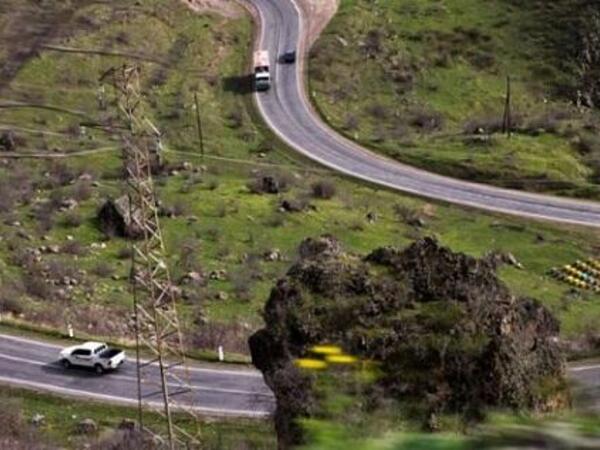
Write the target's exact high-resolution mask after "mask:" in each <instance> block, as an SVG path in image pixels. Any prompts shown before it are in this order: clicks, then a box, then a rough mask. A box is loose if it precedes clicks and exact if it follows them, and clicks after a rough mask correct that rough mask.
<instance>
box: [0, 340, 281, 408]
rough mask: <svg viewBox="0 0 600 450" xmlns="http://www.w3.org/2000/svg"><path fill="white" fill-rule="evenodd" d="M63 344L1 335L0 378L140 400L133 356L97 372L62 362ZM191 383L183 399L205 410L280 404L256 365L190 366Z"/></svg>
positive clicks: (101, 397)
mask: <svg viewBox="0 0 600 450" xmlns="http://www.w3.org/2000/svg"><path fill="white" fill-rule="evenodd" d="M71 345H72V344H71ZM61 348H62V347H59V346H57V345H55V344H49V343H46V342H42V341H38V340H33V339H26V338H22V337H17V336H10V335H5V334H0V383H2V384H8V385H11V386H15V387H23V388H27V389H35V390H39V391H44V392H51V393H54V394H58V395H61V396H68V397H75V398H79V399H88V400H96V401H100V402H108V403H116V404H123V405H129V406H131V405H137V379H136V370H135V363H134V362H133V361H130V360H129V361H126V362H125V363H124V364H123V365H122V366H121V367H120V368H119V369H118V370H117V371H115V372H110V373H106V374H104V375H102V376H98V375H96V374H95V373H93V371H90V370H86V369H78V368H72V369H69V370H65V369H64V368H63V367H62V366H61V365H60V364H59V363H58V352H59V351H60V349H61ZM156 381H157V382H158V369H157V370H156ZM190 383H191V385H192V389H193V391H192V393H191V394H189V395H187V397H186V398H183V399H178V400H179V401H180V403H181V404H184V403H187V404H188V405H189V404H191V405H193V407H194V409H196V410H197V411H198V412H199V413H201V414H206V415H211V416H235V417H254V418H259V417H266V416H269V415H270V414H271V413H272V412H273V410H274V407H275V406H274V405H275V403H274V399H273V394H272V393H271V391H270V389H269V388H268V387H267V386H266V385H265V383H264V381H263V378H262V375H261V374H260V373H259V372H256V371H253V370H231V369H219V368H216V367H211V368H209V367H202V366H191V367H190ZM157 400H160V398H158V399H157ZM157 405H158V404H157Z"/></svg>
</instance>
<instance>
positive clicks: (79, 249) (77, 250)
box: [62, 241, 87, 256]
mask: <svg viewBox="0 0 600 450" xmlns="http://www.w3.org/2000/svg"><path fill="white" fill-rule="evenodd" d="M62 251H63V253H66V254H67V255H74V256H84V255H85V254H87V249H86V248H85V246H83V245H82V244H81V242H78V241H68V242H67V243H66V244H64V245H63V246H62Z"/></svg>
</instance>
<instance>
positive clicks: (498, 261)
mask: <svg viewBox="0 0 600 450" xmlns="http://www.w3.org/2000/svg"><path fill="white" fill-rule="evenodd" d="M486 258H487V259H488V260H490V261H492V262H493V264H494V266H500V265H502V264H508V265H509V266H513V267H516V268H517V269H523V264H521V263H520V262H519V261H518V260H517V258H516V257H515V255H513V254H512V253H510V252H508V253H505V252H491V253H489V254H488V255H487V256H486Z"/></svg>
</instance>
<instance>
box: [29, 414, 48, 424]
mask: <svg viewBox="0 0 600 450" xmlns="http://www.w3.org/2000/svg"><path fill="white" fill-rule="evenodd" d="M45 423H46V416H44V415H43V414H40V413H35V414H34V415H33V417H32V418H31V424H32V425H33V426H34V427H41V426H43V425H44V424H45Z"/></svg>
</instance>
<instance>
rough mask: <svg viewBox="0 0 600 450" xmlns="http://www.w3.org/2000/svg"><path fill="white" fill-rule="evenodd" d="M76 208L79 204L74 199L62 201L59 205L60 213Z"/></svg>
mask: <svg viewBox="0 0 600 450" xmlns="http://www.w3.org/2000/svg"><path fill="white" fill-rule="evenodd" d="M78 206H79V203H78V202H77V200H75V199H74V198H67V199H64V200H63V201H62V202H61V203H60V209H61V211H68V210H71V209H75V208H77V207H78Z"/></svg>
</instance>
